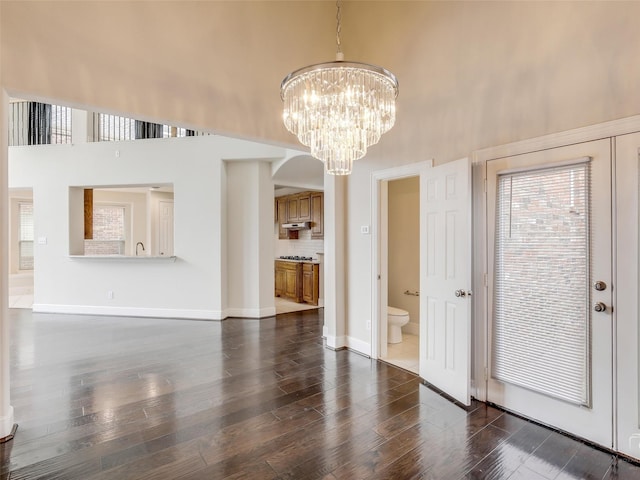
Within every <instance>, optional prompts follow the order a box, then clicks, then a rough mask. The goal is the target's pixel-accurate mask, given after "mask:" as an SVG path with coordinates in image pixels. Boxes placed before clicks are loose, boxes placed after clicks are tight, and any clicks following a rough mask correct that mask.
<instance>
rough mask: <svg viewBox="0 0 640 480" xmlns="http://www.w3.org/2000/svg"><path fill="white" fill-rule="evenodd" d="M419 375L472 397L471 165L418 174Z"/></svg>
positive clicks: (464, 400)
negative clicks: (419, 237)
mask: <svg viewBox="0 0 640 480" xmlns="http://www.w3.org/2000/svg"><path fill="white" fill-rule="evenodd" d="M420 181H421V185H420V197H421V198H420V205H421V208H420V235H421V238H422V239H423V240H422V241H421V246H420V262H421V265H420V271H421V275H420V283H421V285H420V292H421V294H420V376H421V377H422V378H424V379H425V380H426V381H428V382H429V383H431V384H433V385H435V386H436V387H438V388H439V389H441V390H443V391H444V392H446V393H447V394H449V395H451V396H452V397H453V398H455V399H456V400H458V401H460V402H462V403H464V404H465V405H469V404H470V403H471V394H470V378H471V377H470V375H471V347H470V345H471V299H470V298H469V297H470V295H471V291H470V290H471V167H470V163H469V160H468V159H466V158H465V159H462V160H457V161H455V162H449V163H446V164H444V165H440V166H437V167H434V168H430V169H428V170H427V172H426V174H425V175H422V176H421V177H420Z"/></svg>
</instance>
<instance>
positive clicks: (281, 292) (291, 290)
mask: <svg viewBox="0 0 640 480" xmlns="http://www.w3.org/2000/svg"><path fill="white" fill-rule="evenodd" d="M275 275H276V276H275V284H276V285H275V294H276V297H286V298H290V299H291V300H293V301H294V302H299V303H300V302H302V263H298V262H285V261H279V260H276V264H275Z"/></svg>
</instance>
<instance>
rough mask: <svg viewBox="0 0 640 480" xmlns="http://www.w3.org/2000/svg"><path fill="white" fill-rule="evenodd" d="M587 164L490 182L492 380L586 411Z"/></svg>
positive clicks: (588, 311) (588, 390) (514, 175)
mask: <svg viewBox="0 0 640 480" xmlns="http://www.w3.org/2000/svg"><path fill="white" fill-rule="evenodd" d="M589 182H590V180H589V163H588V162H582V163H577V164H574V165H569V166H562V167H555V168H547V169H541V170H530V171H518V172H513V173H507V174H504V175H500V176H499V178H498V192H497V195H498V198H497V212H496V213H497V219H496V220H497V221H496V240H495V241H496V253H495V255H496V257H495V289H494V292H495V298H494V319H493V325H494V328H493V342H494V348H493V355H492V357H493V358H492V363H493V365H492V375H493V376H494V377H495V378H496V379H498V380H500V381H503V382H507V383H511V384H514V385H518V386H521V387H524V388H528V389H531V390H534V391H537V392H541V393H543V394H546V395H550V396H553V397H555V398H559V399H562V400H565V401H568V402H571V403H575V404H581V405H588V404H589V396H590V362H589V346H590V338H589V330H590V328H589V324H590V309H589V308H588V305H589V276H590V272H589V263H588V258H589V215H590V213H589V198H590V197H589Z"/></svg>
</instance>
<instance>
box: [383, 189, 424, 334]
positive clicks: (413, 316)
mask: <svg viewBox="0 0 640 480" xmlns="http://www.w3.org/2000/svg"><path fill="white" fill-rule="evenodd" d="M388 192H389V197H388V198H389V209H388V212H389V228H388V230H389V240H388V242H389V243H388V249H389V257H388V259H389V260H388V262H389V266H388V277H389V283H388V290H389V292H388V303H389V305H391V306H393V307H396V308H402V309H403V310H406V311H408V312H409V318H410V322H409V323H408V324H407V325H405V326H404V327H402V328H403V330H404V331H407V332H409V333H413V334H414V335H417V334H418V332H419V331H420V327H419V325H420V315H419V314H420V298H419V297H415V296H411V295H405V294H404V292H405V291H407V290H409V291H411V292H418V291H420V177H409V178H404V179H401V180H392V181H390V182H389V187H388Z"/></svg>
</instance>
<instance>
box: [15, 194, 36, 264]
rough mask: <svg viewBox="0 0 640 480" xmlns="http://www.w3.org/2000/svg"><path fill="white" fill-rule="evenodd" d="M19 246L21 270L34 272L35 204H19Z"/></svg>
mask: <svg viewBox="0 0 640 480" xmlns="http://www.w3.org/2000/svg"><path fill="white" fill-rule="evenodd" d="M18 214H19V216H20V224H19V229H20V232H19V239H20V240H19V244H18V255H19V264H18V268H19V269H20V270H33V203H31V202H20V203H19V204H18Z"/></svg>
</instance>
